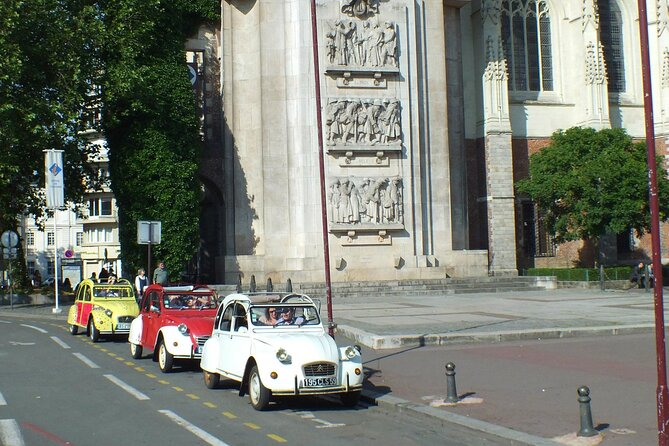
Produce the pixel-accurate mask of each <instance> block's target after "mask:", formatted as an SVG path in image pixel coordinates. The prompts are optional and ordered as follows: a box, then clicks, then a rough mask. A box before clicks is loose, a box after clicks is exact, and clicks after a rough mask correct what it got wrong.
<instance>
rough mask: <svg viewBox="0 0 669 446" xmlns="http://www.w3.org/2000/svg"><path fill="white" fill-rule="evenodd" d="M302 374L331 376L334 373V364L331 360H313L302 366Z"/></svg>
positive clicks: (307, 375)
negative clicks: (311, 362)
mask: <svg viewBox="0 0 669 446" xmlns="http://www.w3.org/2000/svg"><path fill="white" fill-rule="evenodd" d="M302 368H303V369H304V376H306V377H310V376H332V375H334V374H335V371H336V366H335V365H334V364H332V363H331V362H314V363H313V364H306V365H305V366H303V367H302Z"/></svg>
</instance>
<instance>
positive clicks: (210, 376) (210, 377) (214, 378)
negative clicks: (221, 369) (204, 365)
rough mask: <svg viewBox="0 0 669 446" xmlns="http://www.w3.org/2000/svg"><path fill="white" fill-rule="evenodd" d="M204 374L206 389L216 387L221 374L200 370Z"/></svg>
mask: <svg viewBox="0 0 669 446" xmlns="http://www.w3.org/2000/svg"><path fill="white" fill-rule="evenodd" d="M202 373H203V375H204V385H205V386H207V389H215V388H216V387H218V383H219V382H220V381H221V375H219V374H218V373H211V372H207V371H206V370H203V371H202Z"/></svg>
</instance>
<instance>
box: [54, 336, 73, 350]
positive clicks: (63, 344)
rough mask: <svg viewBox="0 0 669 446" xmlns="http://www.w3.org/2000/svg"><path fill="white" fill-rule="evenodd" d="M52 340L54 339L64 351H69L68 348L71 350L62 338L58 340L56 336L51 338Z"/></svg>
mask: <svg viewBox="0 0 669 446" xmlns="http://www.w3.org/2000/svg"><path fill="white" fill-rule="evenodd" d="M51 339H53V342H55V343H56V344H58V345H60V346H61V347H63V348H64V349H68V348H70V346H69V345H67V344H66V343H65V342H64V341H62V340H61V339H60V338H58V337H56V336H51Z"/></svg>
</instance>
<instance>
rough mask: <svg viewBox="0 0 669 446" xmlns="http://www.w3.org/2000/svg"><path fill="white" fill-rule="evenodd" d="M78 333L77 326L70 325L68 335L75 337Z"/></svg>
mask: <svg viewBox="0 0 669 446" xmlns="http://www.w3.org/2000/svg"><path fill="white" fill-rule="evenodd" d="M78 332H79V327H77V326H76V325H74V324H72V325H70V334H71V335H75V334H77V333H78Z"/></svg>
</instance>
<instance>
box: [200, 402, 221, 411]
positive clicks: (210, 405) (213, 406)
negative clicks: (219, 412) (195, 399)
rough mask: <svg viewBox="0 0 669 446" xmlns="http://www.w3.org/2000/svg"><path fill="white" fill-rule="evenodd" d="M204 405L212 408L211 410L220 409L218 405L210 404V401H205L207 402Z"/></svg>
mask: <svg viewBox="0 0 669 446" xmlns="http://www.w3.org/2000/svg"><path fill="white" fill-rule="evenodd" d="M202 404H203V405H205V406H207V407H208V408H210V409H216V408H217V407H218V406H217V405H216V404H214V403H210V402H209V401H205V402H204V403H202Z"/></svg>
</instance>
